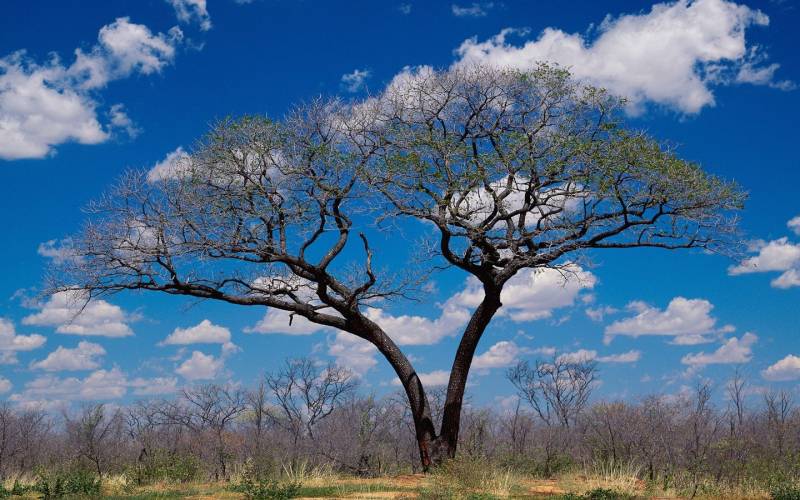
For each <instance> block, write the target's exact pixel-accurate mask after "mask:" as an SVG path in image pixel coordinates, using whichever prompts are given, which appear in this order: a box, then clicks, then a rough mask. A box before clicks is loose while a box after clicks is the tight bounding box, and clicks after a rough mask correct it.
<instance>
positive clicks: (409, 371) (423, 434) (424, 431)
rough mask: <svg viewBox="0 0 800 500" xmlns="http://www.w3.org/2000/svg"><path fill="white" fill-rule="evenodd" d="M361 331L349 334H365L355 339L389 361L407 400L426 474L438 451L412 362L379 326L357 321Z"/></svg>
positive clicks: (431, 422)
mask: <svg viewBox="0 0 800 500" xmlns="http://www.w3.org/2000/svg"><path fill="white" fill-rule="evenodd" d="M357 321H358V323H360V325H358V326H359V327H360V328H356V329H353V330H351V331H352V332H358V331H360V332H368V333H369V334H368V335H366V336H365V335H358V334H356V335H358V336H360V337H362V338H364V339H365V340H368V341H369V342H371V343H372V344H373V345H374V346H375V347H376V348H377V349H378V351H379V352H380V353H381V354H382V355H383V357H384V358H386V360H387V361H389V364H390V365H391V366H392V368H393V369H394V371H395V373H396V374H397V377H398V378H399V379H400V382H401V384H402V385H403V389H404V390H405V393H406V397H407V398H408V403H409V407H410V408H411V416H412V419H413V420H414V431H415V434H416V439H417V446H418V448H419V458H420V463H421V464H422V469H423V470H424V471H428V470H429V469H430V467H431V466H432V465H434V464H435V463H436V461H435V460H434V457H435V456H436V453H437V451H438V449H437V447H436V443H437V435H436V428H435V426H434V424H433V419H432V418H431V409H430V404H429V403H428V397H427V395H426V394H425V389H424V387H423V386H422V381H421V380H420V379H419V376H418V375H417V372H416V370H414V367H413V366H412V365H411V362H410V361H409V360H408V358H407V357H406V356H405V354H403V352H402V351H401V350H400V348H398V347H397V344H395V343H394V341H393V340H392V339H391V338H390V337H389V336H388V335H387V334H386V333H385V332H384V331H383V330H382V329H381V327H380V326H378V325H377V324H375V323H374V322H372V321H371V320H369V319H367V318H364V317H363V316H362V317H359V318H358V320H357Z"/></svg>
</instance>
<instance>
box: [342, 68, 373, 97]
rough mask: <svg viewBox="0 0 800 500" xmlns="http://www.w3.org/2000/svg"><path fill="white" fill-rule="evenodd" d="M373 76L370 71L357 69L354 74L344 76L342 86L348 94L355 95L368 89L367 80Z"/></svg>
mask: <svg viewBox="0 0 800 500" xmlns="http://www.w3.org/2000/svg"><path fill="white" fill-rule="evenodd" d="M371 75H372V72H371V71H370V70H368V69H355V70H353V72H352V73H347V74H345V75H342V86H343V87H344V89H345V90H346V91H348V92H351V93H355V92H358V91H360V90H362V89H364V88H365V87H366V82H367V79H368V78H369V77H370V76H371Z"/></svg>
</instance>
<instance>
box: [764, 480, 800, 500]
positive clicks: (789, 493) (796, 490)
mask: <svg viewBox="0 0 800 500" xmlns="http://www.w3.org/2000/svg"><path fill="white" fill-rule="evenodd" d="M770 497H771V498H772V500H800V486H797V485H795V484H791V483H783V484H779V485H777V486H775V487H773V488H772V491H770Z"/></svg>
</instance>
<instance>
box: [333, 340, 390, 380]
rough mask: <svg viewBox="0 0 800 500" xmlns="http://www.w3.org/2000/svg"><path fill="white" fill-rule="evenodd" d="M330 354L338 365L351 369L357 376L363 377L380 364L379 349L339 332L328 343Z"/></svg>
mask: <svg viewBox="0 0 800 500" xmlns="http://www.w3.org/2000/svg"><path fill="white" fill-rule="evenodd" d="M328 354H329V355H330V356H333V357H334V358H335V359H336V364H337V365H339V366H344V367H345V368H348V369H350V370H351V371H352V372H353V373H354V374H355V375H357V376H359V377H363V376H364V374H366V373H367V372H368V371H369V370H370V369H371V368H372V367H374V366H375V365H376V364H378V361H377V360H376V359H375V357H376V355H377V354H378V349H377V348H375V346H374V345H372V344H371V343H369V342H367V341H366V340H364V339H362V338H359V337H356V336H355V335H352V334H350V333H347V332H337V333H336V335H335V336H334V337H333V340H329V342H328Z"/></svg>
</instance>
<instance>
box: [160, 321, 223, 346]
mask: <svg viewBox="0 0 800 500" xmlns="http://www.w3.org/2000/svg"><path fill="white" fill-rule="evenodd" d="M230 341H231V331H230V330H229V329H228V328H225V327H224V326H219V325H215V324H214V323H212V322H211V321H209V320H207V319H204V320H203V321H201V322H200V323H198V324H197V325H195V326H192V327H189V328H175V330H173V331H172V333H171V334H169V336H168V337H167V338H166V339H164V340H163V341H162V342H161V344H162V345H189V344H227V343H229V342H230Z"/></svg>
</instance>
